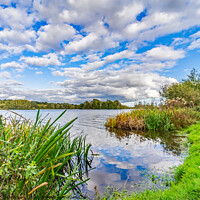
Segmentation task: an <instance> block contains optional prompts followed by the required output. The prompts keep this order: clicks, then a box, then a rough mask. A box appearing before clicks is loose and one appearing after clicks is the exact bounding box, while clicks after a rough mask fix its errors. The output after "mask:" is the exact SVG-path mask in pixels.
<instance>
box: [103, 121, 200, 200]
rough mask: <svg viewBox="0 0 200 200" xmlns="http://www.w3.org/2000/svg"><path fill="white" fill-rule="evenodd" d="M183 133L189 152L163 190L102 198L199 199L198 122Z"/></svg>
mask: <svg viewBox="0 0 200 200" xmlns="http://www.w3.org/2000/svg"><path fill="white" fill-rule="evenodd" d="M182 133H183V134H187V135H188V145H189V154H188V156H187V157H186V158H185V161H184V163H183V164H182V165H180V166H179V167H177V169H176V171H175V176H174V178H175V182H172V183H171V185H170V187H169V188H168V189H165V190H161V189H159V190H152V191H150V190H146V191H145V192H143V193H132V194H131V195H127V194H126V193H119V192H116V193H113V194H112V195H111V196H109V198H108V197H103V198H102V199H104V200H106V199H113V200H114V199H115V200H116V199H124V200H133V199H138V200H140V199H141V200H144V199H149V200H152V199H153V200H157V199H159V200H189V199H190V200H195V199H200V123H197V124H195V125H192V126H190V127H189V128H187V129H185V130H184V131H183V132H182Z"/></svg>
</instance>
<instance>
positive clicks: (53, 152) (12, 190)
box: [0, 111, 91, 199]
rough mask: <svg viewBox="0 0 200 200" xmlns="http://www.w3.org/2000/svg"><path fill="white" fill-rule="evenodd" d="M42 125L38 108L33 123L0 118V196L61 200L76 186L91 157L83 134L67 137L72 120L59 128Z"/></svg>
mask: <svg viewBox="0 0 200 200" xmlns="http://www.w3.org/2000/svg"><path fill="white" fill-rule="evenodd" d="M64 113H65V112H63V113H62V114H61V115H60V116H59V117H58V118H57V119H56V120H55V121H54V122H52V123H51V121H50V120H49V121H48V122H47V123H46V124H43V123H42V121H41V120H40V114H39V111H38V113H37V118H36V121H35V123H34V124H32V123H31V122H28V121H26V120H24V121H19V120H16V119H14V120H11V121H9V122H6V121H2V120H0V157H1V159H0V191H1V194H0V199H63V198H67V197H69V196H70V195H71V194H72V192H74V193H75V194H81V191H80V189H79V187H78V186H79V185H80V184H82V183H84V182H86V181H87V180H85V179H84V177H83V174H84V173H85V172H86V171H87V168H88V166H90V164H91V160H90V159H89V157H88V154H89V150H90V147H91V145H90V144H86V142H85V137H76V138H74V139H71V137H70V134H69V130H70V127H71V125H72V123H73V122H74V121H75V119H74V120H72V121H70V122H69V123H67V124H66V125H64V126H62V127H57V126H55V122H56V121H57V120H58V119H59V118H60V117H61V116H62V115H63V114H64Z"/></svg>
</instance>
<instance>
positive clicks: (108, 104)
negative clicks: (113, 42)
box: [0, 99, 129, 110]
mask: <svg viewBox="0 0 200 200" xmlns="http://www.w3.org/2000/svg"><path fill="white" fill-rule="evenodd" d="M128 108H129V107H128V106H125V105H122V104H121V103H120V102H119V101H118V100H115V101H110V100H107V101H100V100H98V99H93V100H92V101H91V102H89V101H85V102H84V103H81V104H69V103H47V102H38V101H28V100H0V109H1V110H35V109H128Z"/></svg>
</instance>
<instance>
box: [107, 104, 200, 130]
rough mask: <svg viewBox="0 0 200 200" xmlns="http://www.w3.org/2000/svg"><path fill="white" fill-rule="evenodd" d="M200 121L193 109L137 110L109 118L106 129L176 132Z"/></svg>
mask: <svg viewBox="0 0 200 200" xmlns="http://www.w3.org/2000/svg"><path fill="white" fill-rule="evenodd" d="M199 119H200V115H199V112H198V111H196V110H195V109H193V108H172V109H168V108H166V107H163V108H154V109H139V110H138V109H135V110H132V111H131V112H128V113H122V114H118V115H117V116H116V117H111V118H108V120H107V122H106V124H105V125H106V127H109V128H118V129H126V130H165V131H168V130H176V129H180V128H185V127H187V126H189V125H191V124H194V123H195V122H196V121H198V120H199Z"/></svg>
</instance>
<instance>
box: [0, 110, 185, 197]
mask: <svg viewBox="0 0 200 200" xmlns="http://www.w3.org/2000/svg"><path fill="white" fill-rule="evenodd" d="M127 111H128V110H68V111H67V112H66V113H65V114H64V116H63V117H62V118H61V119H60V120H59V121H58V123H59V124H61V125H62V124H65V123H66V122H68V121H70V120H72V119H74V118H75V117H78V119H77V120H76V121H75V123H74V126H73V127H72V129H71V131H70V132H71V135H87V142H88V143H91V144H92V150H93V152H94V153H97V154H99V156H98V157H95V158H94V160H93V163H92V166H93V167H96V168H95V169H94V170H92V171H90V172H89V177H90V178H91V179H90V181H89V182H88V184H87V186H86V187H84V191H86V192H87V194H88V195H89V196H90V197H91V198H92V197H93V195H94V194H95V191H94V187H95V186H97V188H98V191H99V193H103V192H104V191H105V190H106V188H107V187H108V186H113V187H116V188H123V187H124V186H125V187H126V188H127V189H128V190H139V189H138V187H136V185H137V184H138V183H142V182H144V181H145V184H146V185H145V186H144V185H143V187H142V188H143V189H144V187H146V188H148V187H149V186H148V185H147V183H148V181H147V180H146V179H147V177H146V176H145V174H147V173H154V172H155V169H156V170H157V173H163V171H167V170H169V168H170V167H173V166H175V165H179V164H180V163H181V162H182V153H181V148H180V140H181V139H180V137H176V136H169V135H168V134H165V136H163V134H159V133H153V134H151V133H146V134H145V133H136V132H127V131H115V132H109V131H108V130H106V128H105V126H104V124H105V122H106V119H107V118H108V117H109V116H115V115H116V114H118V113H120V112H127ZM15 112H17V113H19V114H21V115H23V116H24V117H26V118H27V119H32V120H34V119H35V117H36V113H37V111H36V110H24V111H22V110H17V111H15ZM62 112H63V110H41V114H42V116H46V115H47V114H49V116H48V117H47V118H46V119H45V120H46V121H47V119H48V118H49V117H51V118H52V119H55V118H56V117H57V116H58V115H60V114H61V113H62ZM6 113H7V114H6ZM0 114H2V115H4V116H5V115H7V116H8V115H9V114H10V113H9V114H8V111H0ZM148 180H149V179H148Z"/></svg>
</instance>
